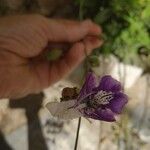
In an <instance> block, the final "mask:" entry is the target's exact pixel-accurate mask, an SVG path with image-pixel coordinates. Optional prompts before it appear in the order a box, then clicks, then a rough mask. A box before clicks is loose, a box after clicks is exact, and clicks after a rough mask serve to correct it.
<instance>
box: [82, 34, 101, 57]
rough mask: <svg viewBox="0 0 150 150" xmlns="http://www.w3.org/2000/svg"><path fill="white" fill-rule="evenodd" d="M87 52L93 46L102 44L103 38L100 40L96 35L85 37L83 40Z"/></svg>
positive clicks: (91, 49) (90, 50)
mask: <svg viewBox="0 0 150 150" xmlns="http://www.w3.org/2000/svg"><path fill="white" fill-rule="evenodd" d="M83 42H84V45H85V49H86V52H87V54H88V55H89V54H90V53H91V52H92V51H93V50H94V49H95V48H98V47H100V46H101V45H102V44H103V40H100V39H99V38H98V37H94V36H93V37H92V36H89V37H86V38H85V40H84V41H83Z"/></svg>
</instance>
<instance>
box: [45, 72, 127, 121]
mask: <svg viewBox="0 0 150 150" xmlns="http://www.w3.org/2000/svg"><path fill="white" fill-rule="evenodd" d="M127 101H128V97H127V95H125V94H124V93H123V92H122V87H121V84H120V82H118V81H117V80H115V79H113V78H112V77H111V76H109V75H106V76H103V77H102V78H101V79H100V78H98V77H96V76H95V74H94V73H92V72H89V73H88V75H87V77H86V80H85V83H84V85H83V87H82V88H81V90H80V92H79V95H78V96H77V98H73V99H71V100H69V101H63V102H51V103H48V104H47V105H46V106H47V108H48V109H49V111H50V112H51V114H52V115H53V116H56V117H59V118H62V119H73V118H77V117H81V116H83V117H86V118H93V119H96V120H103V121H108V122H113V121H115V120H116V119H115V116H116V115H117V114H120V113H121V111H122V109H123V107H124V106H125V104H126V103H127Z"/></svg>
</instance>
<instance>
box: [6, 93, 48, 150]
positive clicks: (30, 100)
mask: <svg viewBox="0 0 150 150" xmlns="http://www.w3.org/2000/svg"><path fill="white" fill-rule="evenodd" d="M43 97H44V95H43V93H40V94H32V95H29V96H27V97H24V98H21V99H17V100H15V99H11V100H10V101H9V106H10V108H15V109H17V108H22V109H24V110H25V112H26V117H27V125H28V150H48V147H47V145H46V141H45V139H44V136H43V133H42V127H41V123H40V119H39V116H38V112H39V110H40V108H41V107H42V102H43ZM14 121H15V120H14ZM4 150H5V149H4Z"/></svg>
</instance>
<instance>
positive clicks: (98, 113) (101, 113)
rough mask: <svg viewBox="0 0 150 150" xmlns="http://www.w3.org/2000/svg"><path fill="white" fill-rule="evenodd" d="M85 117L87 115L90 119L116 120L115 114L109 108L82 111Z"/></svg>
mask: <svg viewBox="0 0 150 150" xmlns="http://www.w3.org/2000/svg"><path fill="white" fill-rule="evenodd" d="M84 113H85V117H89V118H92V119H96V120H102V121H107V122H114V121H116V119H115V114H114V113H113V112H112V111H111V110H110V109H101V108H99V109H97V110H95V111H93V110H91V112H90V111H89V110H88V111H84Z"/></svg>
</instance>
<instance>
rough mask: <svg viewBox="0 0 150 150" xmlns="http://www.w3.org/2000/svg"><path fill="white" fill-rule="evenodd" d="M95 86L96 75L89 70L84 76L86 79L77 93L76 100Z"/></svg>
mask: <svg viewBox="0 0 150 150" xmlns="http://www.w3.org/2000/svg"><path fill="white" fill-rule="evenodd" d="M95 87H96V76H95V74H94V73H92V72H89V73H88V74H87V76H86V80H85V83H84V85H83V86H82V88H81V91H80V93H79V97H78V100H79V99H81V98H82V97H85V96H86V95H87V94H88V93H90V92H92V90H93V89H94V88H95Z"/></svg>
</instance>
